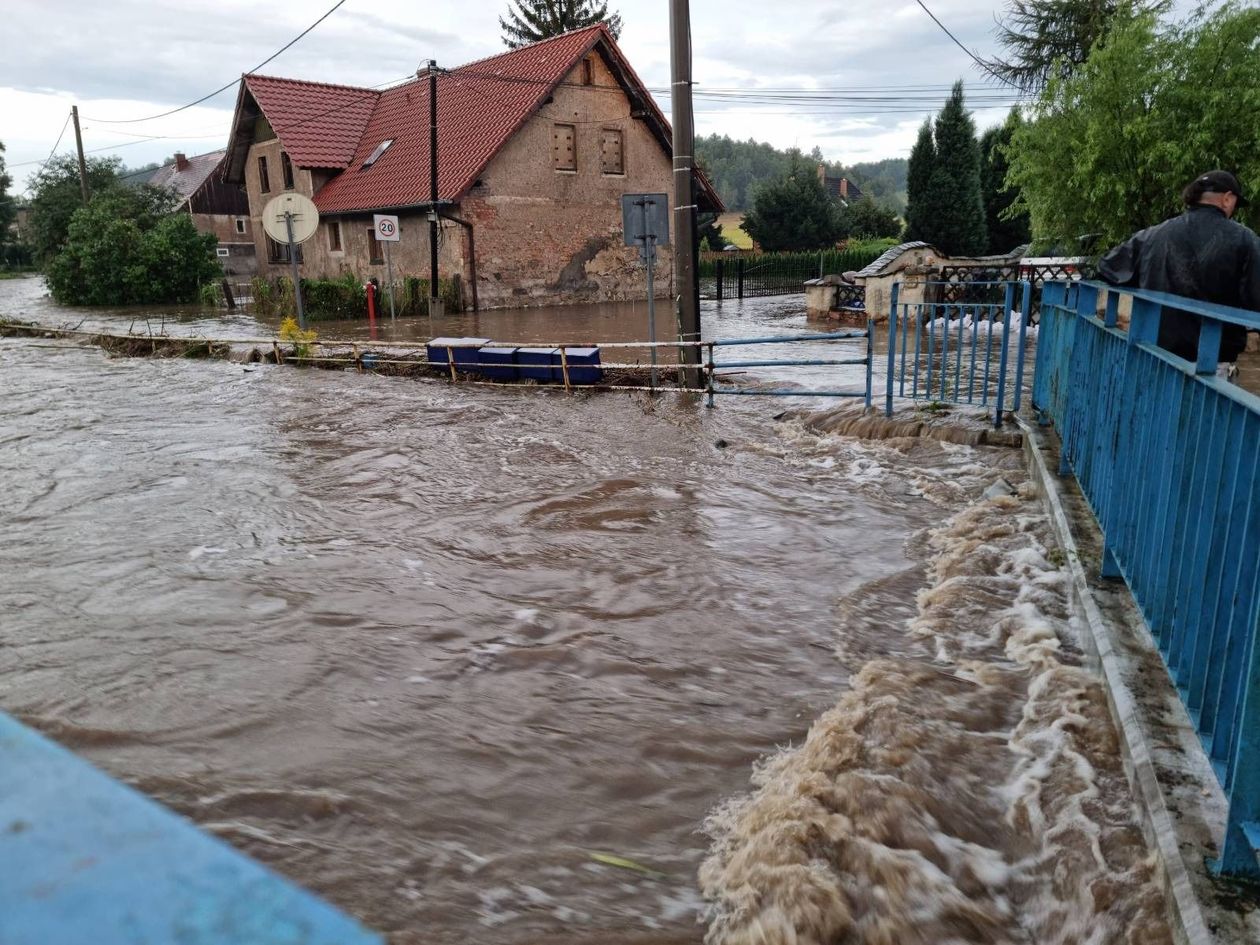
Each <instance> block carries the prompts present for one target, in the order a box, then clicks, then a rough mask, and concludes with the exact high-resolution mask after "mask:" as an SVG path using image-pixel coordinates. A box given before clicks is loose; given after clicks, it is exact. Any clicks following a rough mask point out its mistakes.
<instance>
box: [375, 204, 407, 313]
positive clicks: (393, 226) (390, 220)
mask: <svg viewBox="0 0 1260 945" xmlns="http://www.w3.org/2000/svg"><path fill="white" fill-rule="evenodd" d="M372 227H373V229H375V230H376V241H377V242H378V243H384V244H385V279H386V282H387V283H388V285H389V317H390V320H391V321H392V320H393V319H394V317H395V315H394V257H393V254H392V253H391V252H390V244H391V243H397V242H398V241H399V240H400V239H401V238H402V234H401V233H400V232H399V227H398V217H396V216H393V215H392V214H384V213H374V214H372Z"/></svg>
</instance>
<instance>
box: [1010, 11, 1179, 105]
mask: <svg viewBox="0 0 1260 945" xmlns="http://www.w3.org/2000/svg"><path fill="white" fill-rule="evenodd" d="M1168 6H1169V3H1168V2H1167V0H1010V3H1009V5H1008V6H1007V8H1006V16H1005V17H1004V18H1003V19H1002V21H1001V22H1000V24H999V26H998V31H997V35H998V43H999V44H1001V45H1002V46H1003V47H1004V48H1005V49H1006V58H996V59H992V60H989V61H988V62H986V63H985V66H986V68H987V69H988V70H989V71H990V73H992V74H993V75H995V76H997V77H998V78H999V79H1002V80H1004V81H1005V82H1008V83H1009V84H1011V85H1013V86H1015V87H1016V88H1017V89H1019V90H1020V91H1023V92H1039V91H1041V89H1043V88H1045V85H1046V83H1047V82H1049V81H1050V79H1051V78H1061V79H1065V78H1067V77H1068V76H1070V75H1074V74H1075V73H1076V72H1077V70H1079V69H1080V67H1081V66H1082V65H1084V64H1085V60H1086V59H1088V58H1089V51H1090V50H1091V49H1093V48H1094V46H1095V44H1097V43H1099V42H1101V41H1104V40H1105V39H1106V37H1107V34H1108V33H1109V32H1110V31H1111V30H1112V29H1113V28H1114V27H1115V26H1116V24H1117V23H1122V22H1129V21H1131V20H1133V19H1134V18H1135V17H1137V16H1139V15H1141V14H1145V13H1159V12H1161V11H1163V10H1165V9H1167V8H1168Z"/></svg>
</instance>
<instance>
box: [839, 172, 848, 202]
mask: <svg viewBox="0 0 1260 945" xmlns="http://www.w3.org/2000/svg"><path fill="white" fill-rule="evenodd" d="M840 197H841V199H843V200H848V199H849V179H848V178H847V177H841V178H840Z"/></svg>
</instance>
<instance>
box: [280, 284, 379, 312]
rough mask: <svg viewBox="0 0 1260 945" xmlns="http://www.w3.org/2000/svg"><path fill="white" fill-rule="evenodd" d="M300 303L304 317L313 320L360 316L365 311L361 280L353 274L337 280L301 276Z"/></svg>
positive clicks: (365, 304) (364, 297)
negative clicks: (303, 277) (302, 306)
mask: <svg viewBox="0 0 1260 945" xmlns="http://www.w3.org/2000/svg"><path fill="white" fill-rule="evenodd" d="M287 281H288V280H286V282H287ZM289 285H291V283H289ZM302 302H303V304H304V306H305V309H306V314H307V317H309V318H310V319H311V320H313V321H317V320H324V319H327V320H330V321H340V320H342V319H348V318H363V317H364V316H365V315H366V314H367V293H366V292H365V291H364V290H363V283H362V282H360V281H359V279H358V277H357V276H353V275H346V276H342V277H341V278H340V279H303V280H302Z"/></svg>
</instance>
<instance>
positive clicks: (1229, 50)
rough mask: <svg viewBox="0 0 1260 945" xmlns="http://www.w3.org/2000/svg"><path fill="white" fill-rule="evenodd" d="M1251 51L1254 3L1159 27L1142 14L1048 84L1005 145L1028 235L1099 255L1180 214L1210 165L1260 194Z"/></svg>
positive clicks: (1258, 108) (1258, 107) (1259, 98)
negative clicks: (1186, 193)
mask: <svg viewBox="0 0 1260 945" xmlns="http://www.w3.org/2000/svg"><path fill="white" fill-rule="evenodd" d="M1257 46H1260V9H1257V8H1256V7H1254V6H1246V5H1243V4H1241V3H1236V2H1234V3H1227V4H1224V5H1223V6H1221V7H1219V8H1217V9H1215V10H1211V11H1206V10H1200V11H1198V12H1196V13H1195V14H1194V15H1192V16H1191V17H1189V18H1188V19H1186V20H1184V21H1180V22H1176V23H1171V24H1165V25H1161V24H1160V23H1159V22H1158V20H1157V19H1156V18H1155V17H1154V16H1153V15H1146V16H1143V17H1141V18H1139V19H1137V20H1134V21H1132V22H1130V23H1127V24H1124V25H1122V26H1117V27H1116V28H1115V29H1114V30H1113V31H1112V33H1111V34H1110V36H1109V38H1108V41H1107V42H1106V43H1105V44H1104V45H1102V46H1099V47H1097V48H1095V50H1094V51H1093V53H1092V54H1091V55H1090V57H1089V59H1088V61H1087V62H1086V63H1085V65H1084V66H1082V67H1081V69H1080V70H1079V71H1078V72H1077V73H1076V74H1075V75H1073V76H1071V77H1069V78H1066V79H1057V78H1056V79H1052V80H1051V82H1050V84H1049V85H1047V87H1046V89H1045V91H1044V92H1043V93H1042V95H1041V97H1040V99H1039V100H1038V101H1037V102H1036V104H1035V106H1034V108H1033V109H1032V112H1031V115H1030V116H1029V117H1030V120H1029V121H1027V122H1025V123H1024V124H1023V126H1022V127H1020V128H1017V129H1016V130H1015V132H1014V136H1013V139H1012V143H1011V148H1010V162H1011V168H1010V173H1009V175H1008V180H1009V181H1010V182H1011V183H1013V184H1014V185H1015V186H1017V187H1018V188H1019V191H1020V198H1019V199H1020V201H1021V204H1022V206H1024V207H1026V208H1027V209H1028V211H1029V214H1030V217H1031V220H1032V232H1033V237H1034V238H1035V239H1036V240H1038V241H1039V242H1040V241H1043V240H1044V241H1049V242H1058V243H1060V244H1062V245H1063V246H1064V247H1065V248H1067V249H1072V250H1075V249H1077V248H1078V247H1079V248H1081V249H1082V250H1083V251H1086V252H1088V251H1091V250H1092V249H1094V248H1105V247H1106V246H1108V245H1112V244H1114V243H1117V242H1119V241H1120V240H1122V239H1124V238H1126V237H1127V236H1129V234H1130V233H1132V232H1133V231H1135V230H1138V229H1141V228H1142V227H1146V226H1150V225H1151V224H1153V223H1157V222H1159V221H1160V220H1162V219H1164V218H1166V217H1168V216H1171V215H1172V214H1174V213H1176V212H1177V211H1178V208H1179V205H1180V200H1179V197H1180V193H1181V189H1182V187H1184V186H1185V184H1187V183H1188V182H1190V181H1191V180H1193V179H1194V177H1195V175H1197V174H1200V173H1202V172H1203V171H1205V170H1209V169H1211V168H1218V167H1219V168H1225V169H1227V170H1231V171H1233V172H1234V173H1236V174H1237V175H1238V177H1239V179H1240V180H1241V182H1242V184H1243V188H1244V190H1246V191H1247V193H1249V194H1255V193H1260V122H1257V121H1256V117H1255V116H1256V115H1257V114H1260V56H1257V55H1256V48H1257ZM1249 212H1250V213H1254V212H1255V211H1254V209H1251V208H1248V209H1246V210H1243V211H1242V212H1241V213H1240V218H1241V219H1243V220H1246V219H1247V214H1248V213H1249ZM1083 237H1084V238H1086V241H1085V242H1084V243H1083V244H1082V238H1083Z"/></svg>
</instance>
